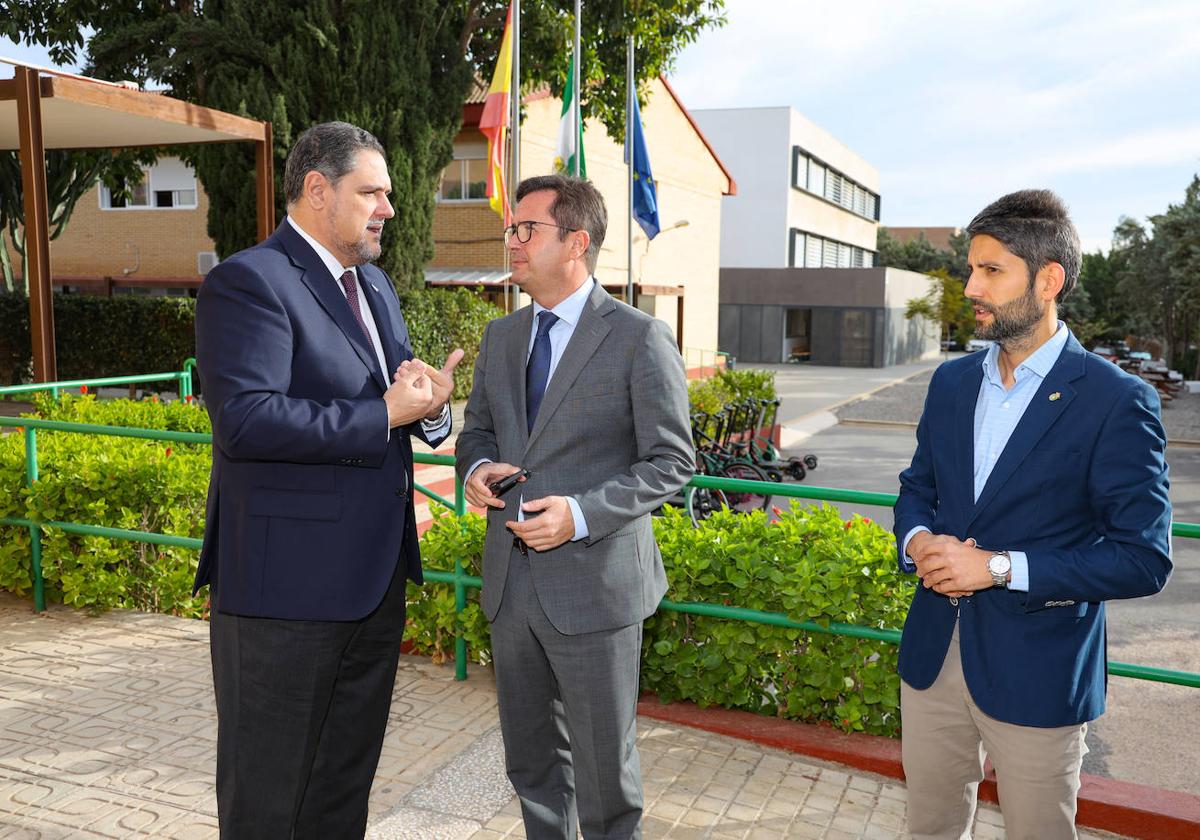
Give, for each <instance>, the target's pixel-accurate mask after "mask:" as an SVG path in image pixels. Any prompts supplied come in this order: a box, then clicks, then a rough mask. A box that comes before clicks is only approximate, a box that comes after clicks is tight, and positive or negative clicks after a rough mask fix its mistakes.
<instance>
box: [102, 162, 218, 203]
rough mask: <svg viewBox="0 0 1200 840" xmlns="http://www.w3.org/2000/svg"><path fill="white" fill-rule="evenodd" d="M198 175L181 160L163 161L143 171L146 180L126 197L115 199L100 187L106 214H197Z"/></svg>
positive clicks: (134, 187) (103, 185)
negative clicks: (152, 211) (121, 212)
mask: <svg viewBox="0 0 1200 840" xmlns="http://www.w3.org/2000/svg"><path fill="white" fill-rule="evenodd" d="M196 195H197V192H196V175H195V173H193V172H192V169H191V167H189V166H188V165H187V164H186V163H184V162H183V161H181V160H179V158H162V159H161V160H159V161H158V163H156V164H154V166H151V167H150V168H148V169H143V170H142V180H141V182H139V183H137V184H133V185H132V186H130V188H129V193H128V195H126V196H120V195H114V194H113V191H112V190H110V189H109V188H108V187H107V186H106V185H105V184H101V185H100V208H101V209H102V210H152V209H153V210H163V209H174V210H194V209H196V206H197V204H196Z"/></svg>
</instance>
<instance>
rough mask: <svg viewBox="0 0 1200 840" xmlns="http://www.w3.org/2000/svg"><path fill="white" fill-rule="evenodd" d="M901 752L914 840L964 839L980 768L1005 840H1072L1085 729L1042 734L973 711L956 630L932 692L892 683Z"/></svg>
mask: <svg viewBox="0 0 1200 840" xmlns="http://www.w3.org/2000/svg"><path fill="white" fill-rule="evenodd" d="M900 716H901V718H902V719H903V722H904V733H903V740H902V741H901V745H902V746H901V751H902V754H903V759H904V776H905V778H906V780H907V786H908V830H909V831H910V832H911V834H912V837H913V838H914V840H935V838H936V840H959V838H970V836H971V833H970V832H971V823H972V822H973V821H974V818H975V805H976V802H977V793H978V790H979V783H980V782H981V781H983V761H984V758H985V757H989V758H991V760H992V766H993V767H995V768H996V787H997V792H998V793H999V799H1000V811H1001V813H1002V814H1004V828H1005V836H1007V837H1008V838H1009V840H1073V838H1075V837H1076V836H1077V835H1076V832H1075V805H1076V800H1077V798H1078V796H1079V768H1080V767H1081V766H1082V764H1083V756H1084V754H1085V753H1086V752H1087V747H1086V746H1085V745H1084V735H1085V734H1086V733H1087V724H1086V723H1082V724H1078V725H1075V726H1059V727H1054V728H1046V729H1043V728H1041V727H1036V726H1018V725H1017V724H1015V723H1005V722H1004V721H1002V720H996V719H995V718H993V717H989V716H988V715H986V714H985V713H984V712H982V711H980V709H979V707H978V706H977V705H975V701H974V700H972V699H971V692H970V691H969V690H968V689H967V684H966V681H965V680H964V679H963V671H962V658H961V655H960V653H959V647H958V626H957V625H956V626H955V628H954V636H953V637H952V638H951V640H950V649H949V650H948V651H947V652H946V661H945V663H943V665H942V670H941V672H940V673H939V674H938V677H937V679H936V680H934V683H933V685H931V686H930V687H929V688H927V689H925V690H923V691H920V690H918V689H915V688H913V687H912V686H910V685H909V684H908V683H905V682H901V683H900Z"/></svg>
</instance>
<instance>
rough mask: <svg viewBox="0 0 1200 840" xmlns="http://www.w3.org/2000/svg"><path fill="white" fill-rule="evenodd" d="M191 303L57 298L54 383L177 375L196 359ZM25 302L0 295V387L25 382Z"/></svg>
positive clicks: (28, 359)
mask: <svg viewBox="0 0 1200 840" xmlns="http://www.w3.org/2000/svg"><path fill="white" fill-rule="evenodd" d="M195 310H196V301H195V300H192V299H191V298H169V297H129V296H119V297H112V298H106V297H97V296H94V295H79V294H68V295H64V294H56V295H55V296H54V336H55V348H56V351H57V361H58V378H59V379H60V380H64V379H85V378H91V377H99V376H125V375H128V374H136V373H161V372H164V371H172V370H179V369H180V366H181V365H182V364H183V360H184V359H186V358H188V357H189V356H194V355H196V339H195V334H194V333H195V328H194V324H195ZM30 347H31V344H30V340H29V299H28V298H27V297H25V296H24V295H19V294H8V293H2V294H0V377H2V378H3V379H2V384H15V383H18V382H25V381H28V380H29V378H30V363H31V357H30V352H31V351H30Z"/></svg>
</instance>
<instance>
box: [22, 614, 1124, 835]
mask: <svg viewBox="0 0 1200 840" xmlns="http://www.w3.org/2000/svg"><path fill="white" fill-rule="evenodd" d="M207 640H208V628H207V627H206V625H204V624H203V623H201V622H198V621H191V620H188V619H179V618H172V617H169V616H160V615H145V614H140V613H130V612H111V613H107V614H104V615H100V616H95V617H92V616H88V615H86V614H84V613H80V612H77V611H74V610H71V609H66V608H62V607H58V608H52V609H51V610H49V611H48V612H46V613H44V614H42V615H35V614H34V613H33V612H32V611H31V609H30V605H29V604H28V602H25V601H20V600H18V599H16V598H15V597H13V596H11V595H8V594H0V838H28V839H29V840H34V838H40V839H44V840H51V838H55V840H57V839H58V838H62V840H66V838H72V840H73V839H74V838H101V837H105V838H110V837H154V838H181V840H182V838H187V839H188V840H193V839H194V840H200V838H215V837H216V836H217V829H216V811H215V803H214V799H213V788H212V774H213V764H214V752H215V747H216V742H215V737H216V721H215V717H214V711H213V701H212V682H211V678H210V671H209V661H208V644H207ZM639 744H640V747H641V756H642V767H643V778H644V784H645V790H646V802H647V811H646V819H645V823H644V824H645V836H646V837H647V838H651V839H653V838H680V840H683V838H722V839H723V838H754V840H758V838H826V840H841V838H894V837H900V836H902V831H901V828H902V826H903V819H904V808H905V804H904V803H905V791H904V787H903V785H902V784H900V783H898V782H896V781H895V780H891V779H885V778H882V777H878V776H873V775H871V774H868V773H863V772H859V771H853V770H850V769H848V768H845V767H838V766H835V765H831V764H827V763H824V762H820V761H816V760H813V759H808V758H806V757H803V756H797V755H793V754H790V753H784V752H780V751H778V750H772V749H765V748H761V747H758V746H757V745H754V744H750V743H746V742H742V741H737V740H734V739H731V738H726V737H722V736H719V735H712V734H709V733H706V732H700V731H697V730H691V729H688V728H686V727H679V726H673V725H667V724H663V723H660V722H657V721H650V720H643V721H642V723H641V732H640V737H639ZM368 836H369V837H370V838H374V839H375V840H387V839H388V838H404V840H443V839H444V840H458V838H473V839H474V840H499V838H514V837H524V832H523V831H522V829H521V825H520V813H519V809H518V807H517V805H516V802H515V800H514V798H513V796H512V791H511V789H510V788H509V786H508V782H507V780H506V779H505V777H504V773H503V761H502V756H501V747H500V738H499V732H498V730H497V719H496V698H495V690H494V687H493V682H492V679H491V675H490V673H489V671H488V670H487V669H483V668H473V669H472V670H471V673H470V678H469V679H468V680H467V681H466V682H456V681H455V680H454V678H453V671H452V669H451V668H449V667H445V666H435V665H432V664H430V662H429V661H428V660H424V659H420V658H417V657H408V656H406V657H403V659H402V662H401V665H400V669H399V673H398V675H397V681H396V693H395V698H394V701H393V705H392V712H391V720H390V724H389V728H388V734H387V740H386V742H385V744H384V748H383V756H382V759H381V761H380V765H379V772H378V775H377V778H376V781H375V786H374V788H373V790H372V794H371V818H370V827H369V832H368ZM975 836H976V838H980V839H981V840H983V839H984V838H1000V837H1003V829H1002V828H1001V819H1000V816H999V814H998V813H997V812H996V811H995V810H993V809H990V808H984V809H982V810H981V812H980V815H979V820H978V823H977V826H976V833H975ZM1081 836H1082V837H1086V838H1098V837H1102V836H1109V835H1101V834H1095V833H1085V834H1081Z"/></svg>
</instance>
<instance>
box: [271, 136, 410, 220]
mask: <svg viewBox="0 0 1200 840" xmlns="http://www.w3.org/2000/svg"><path fill="white" fill-rule="evenodd" d="M364 149H370V150H371V151H375V152H379V154H381V155H383V154H384V152H383V146H382V145H381V144H380V142H379V141H378V140H376V139H375V135H374V134H372V133H371V132H369V131H367V130H366V129H365V128H359V127H358V126H356V125H351V124H350V123H348V122H327V123H319V124H317V125H314V126H311V127H310V128H307V129H305V130H304V132H303V133H302V134H301V135H300V136H299V137H298V138H296V145H294V146H292V151H291V152H290V153H289V154H288V158H287V164H286V165H285V166H284V170H283V194H284V196H285V197H286V198H287V203H288V204H293V203H295V202H296V201H299V200H300V196H301V195H302V194H303V192H304V176H306V175H307V174H308V173H309V172H313V171H314V170H315V171H317V172H320V173H321V174H322V175H324V176H325V177H326V178H327V179H328V180H329V182H330V183H331V184H337V182H338V181H340V180H341V179H342V177H343V176H345V175H346V174H347V173H348V172H350V171H351V170H352V169H354V164H355V159H356V158H357V157H358V153H359V152H361V151H362V150H364ZM384 156H385V157H386V155H384Z"/></svg>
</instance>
